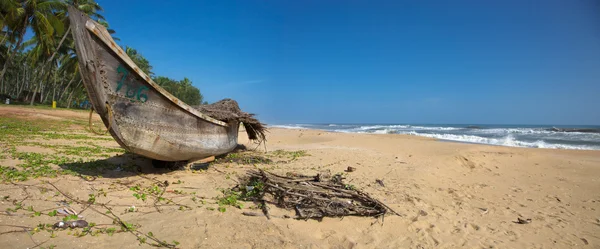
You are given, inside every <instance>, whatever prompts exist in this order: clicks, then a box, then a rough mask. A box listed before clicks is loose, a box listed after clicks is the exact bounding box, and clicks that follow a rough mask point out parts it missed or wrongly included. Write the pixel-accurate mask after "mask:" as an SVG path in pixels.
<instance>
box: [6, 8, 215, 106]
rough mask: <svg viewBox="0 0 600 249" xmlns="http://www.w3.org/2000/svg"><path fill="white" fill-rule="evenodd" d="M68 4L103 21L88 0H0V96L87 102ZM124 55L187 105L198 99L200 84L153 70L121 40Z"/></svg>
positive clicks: (45, 102) (15, 99)
mask: <svg viewBox="0 0 600 249" xmlns="http://www.w3.org/2000/svg"><path fill="white" fill-rule="evenodd" d="M69 5H72V6H75V7H76V8H78V9H79V10H81V11H82V12H84V13H86V14H87V15H88V16H89V17H90V18H92V19H93V20H95V21H97V22H98V23H100V24H101V25H104V26H105V27H106V28H107V29H108V30H109V33H111V35H113V38H114V39H115V40H117V41H118V37H117V36H115V33H116V32H115V30H113V29H111V28H110V27H109V24H108V22H107V21H105V20H104V17H103V16H102V14H101V12H102V11H103V9H102V6H100V5H99V4H98V3H96V2H95V1H93V0H2V1H0V27H1V29H0V65H1V71H0V99H1V100H2V102H3V103H4V101H5V99H10V101H11V102H13V103H15V102H16V103H22V104H30V105H38V104H41V105H50V104H51V103H52V102H53V101H56V103H57V105H58V106H59V107H64V108H84V107H86V106H88V107H89V104H87V103H89V102H88V101H87V94H86V92H85V89H84V87H83V84H82V79H81V76H80V73H79V68H78V64H77V54H76V53H75V43H74V41H73V38H72V34H71V31H70V28H69V18H68V12H67V6H69ZM123 50H125V51H126V53H127V55H128V56H129V57H130V58H131V59H132V60H133V61H134V62H135V63H136V64H137V65H138V66H139V67H140V68H141V69H142V70H143V71H144V72H145V73H146V74H148V75H150V76H151V77H153V79H154V81H155V82H156V83H158V84H159V85H161V86H162V87H163V88H165V89H166V90H167V91H169V92H171V93H172V94H173V95H175V96H176V97H178V98H179V99H181V100H182V101H184V102H186V103H187V104H190V105H199V104H203V103H204V102H203V96H202V94H201V93H200V90H199V89H198V88H196V87H194V86H193V85H192V82H191V81H190V80H189V79H187V78H184V79H182V80H175V79H171V78H168V77H163V76H157V75H154V73H153V72H152V66H151V65H150V62H149V61H148V60H147V59H146V58H144V56H142V53H141V52H139V51H137V50H136V49H135V48H132V47H129V46H125V47H124V48H123Z"/></svg>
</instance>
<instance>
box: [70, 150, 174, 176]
mask: <svg viewBox="0 0 600 249" xmlns="http://www.w3.org/2000/svg"><path fill="white" fill-rule="evenodd" d="M58 166H59V167H61V168H62V169H63V170H68V171H72V172H74V173H75V174H77V175H79V176H81V177H92V178H96V177H103V178H126V177H131V176H136V175H139V174H164V173H168V172H172V171H173V170H175V168H174V167H160V165H158V166H159V167H157V162H153V160H152V159H149V158H146V157H143V156H139V155H135V154H131V153H125V154H122V155H117V156H112V157H109V158H104V159H97V160H90V161H82V162H72V163H64V164H60V165H58Z"/></svg>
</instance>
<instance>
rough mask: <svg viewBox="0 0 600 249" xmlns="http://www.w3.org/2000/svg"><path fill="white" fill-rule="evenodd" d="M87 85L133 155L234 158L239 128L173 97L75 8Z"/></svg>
mask: <svg viewBox="0 0 600 249" xmlns="http://www.w3.org/2000/svg"><path fill="white" fill-rule="evenodd" d="M69 18H70V21H71V29H72V32H73V37H74V40H75V45H76V53H77V56H78V61H79V66H80V70H81V75H82V78H83V83H84V85H85V88H86V91H87V92H88V96H89V98H90V102H91V103H92V105H93V107H94V109H95V110H96V112H98V114H99V115H100V117H101V118H102V121H103V122H104V124H105V125H106V127H107V128H108V130H109V132H110V134H111V135H112V136H113V138H114V139H115V140H116V141H117V142H118V143H119V144H120V145H121V146H122V147H123V148H125V149H127V150H128V151H130V152H132V153H135V154H139V155H142V156H145V157H148V158H152V159H155V160H161V161H182V160H194V159H199V158H204V157H208V156H214V155H220V154H224V153H227V152H230V151H231V150H233V149H234V148H235V147H236V146H237V137H238V129H239V122H229V123H225V122H222V121H218V120H214V119H212V118H210V117H208V116H206V115H203V114H202V113H199V112H198V111H197V110H195V109H193V108H191V107H190V106H188V105H187V104H185V103H183V102H181V101H180V100H179V99H177V98H176V97H174V96H172V95H171V94H169V93H168V92H166V91H165V90H164V89H162V88H161V87H160V86H158V85H157V84H156V83H154V82H152V80H151V79H150V77H148V76H147V75H146V74H144V73H143V72H142V71H141V70H140V69H139V68H138V67H137V66H136V65H135V63H133V62H132V61H131V59H130V58H129V57H127V55H126V53H125V52H124V51H123V50H122V49H121V48H120V47H118V46H117V45H116V44H115V43H114V41H113V40H112V38H111V37H110V35H108V32H106V30H105V29H104V27H100V26H99V25H98V24H97V23H95V22H94V21H92V20H90V19H89V18H88V17H87V16H86V15H85V14H83V13H81V12H79V11H78V10H76V9H74V8H72V7H70V9H69Z"/></svg>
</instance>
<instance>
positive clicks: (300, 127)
mask: <svg viewBox="0 0 600 249" xmlns="http://www.w3.org/2000/svg"><path fill="white" fill-rule="evenodd" d="M268 127H273V128H284V129H306V128H304V127H302V126H300V125H269V126H268Z"/></svg>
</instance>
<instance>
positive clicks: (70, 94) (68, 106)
mask: <svg viewBox="0 0 600 249" xmlns="http://www.w3.org/2000/svg"><path fill="white" fill-rule="evenodd" d="M73 92H75V90H73V91H71V93H69V98H68V99H67V108H71V97H73Z"/></svg>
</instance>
